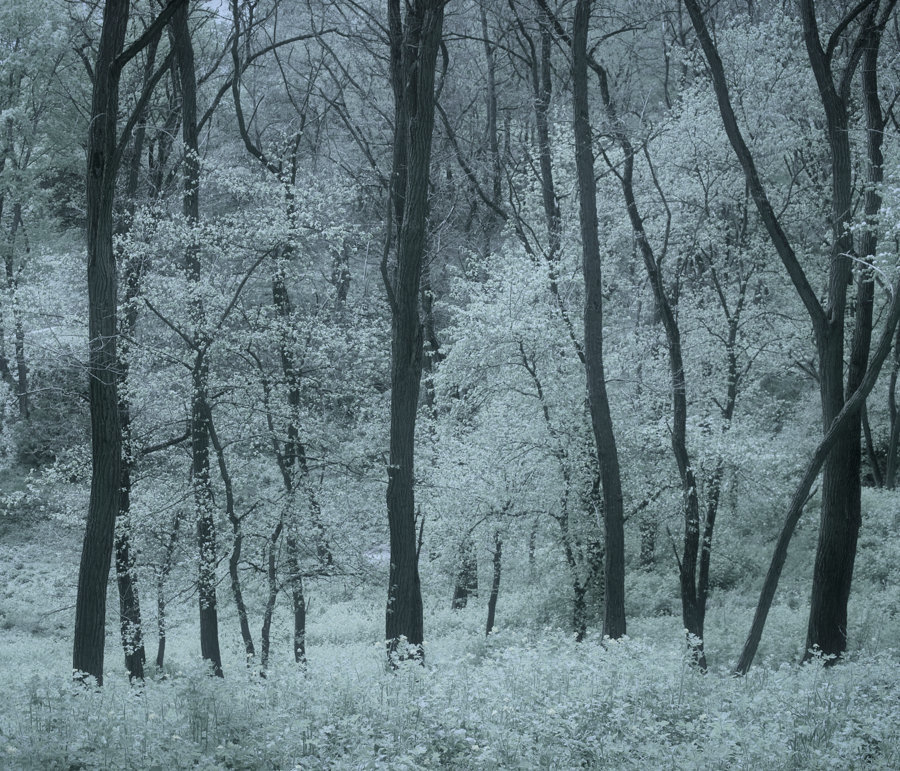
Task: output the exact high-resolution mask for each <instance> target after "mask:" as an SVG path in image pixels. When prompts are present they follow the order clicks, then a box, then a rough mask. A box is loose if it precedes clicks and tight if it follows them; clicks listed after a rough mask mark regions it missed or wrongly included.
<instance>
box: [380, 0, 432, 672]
mask: <svg viewBox="0 0 900 771" xmlns="http://www.w3.org/2000/svg"><path fill="white" fill-rule="evenodd" d="M406 5H407V10H406V18H405V20H404V19H403V18H402V17H401V12H400V2H399V0H389V2H388V15H389V31H390V47H391V81H392V86H393V90H394V99H395V118H394V158H393V168H392V174H391V193H392V200H391V202H390V204H389V210H390V211H391V214H390V215H389V220H390V219H391V217H392V216H396V217H397V219H398V221H397V223H396V225H397V227H398V232H399V236H398V243H397V267H396V272H395V275H394V276H393V277H392V276H390V275H389V271H388V268H387V265H386V264H385V265H383V276H384V279H385V287H386V290H387V293H388V300H389V302H390V307H391V317H392V329H391V424H390V464H389V466H388V489H387V510H388V525H389V529H390V544H391V563H390V574H389V578H388V600H387V609H386V612H385V637H386V639H387V641H388V654H389V658H390V660H391V661H394V660H395V659H396V656H397V655H399V656H401V657H403V656H405V655H406V652H405V651H404V650H401V649H400V640H401V638H405V640H406V642H407V643H408V644H409V645H410V646H412V648H411V649H412V651H413V653H412V655H413V656H414V657H415V658H418V659H424V651H423V649H422V640H423V636H424V630H423V618H422V588H421V584H420V581H419V555H418V549H417V545H416V522H415V520H416V514H415V496H414V492H413V487H414V474H413V462H414V461H413V457H414V444H415V429H416V411H417V408H418V401H419V385H420V381H421V376H422V355H423V354H422V326H421V323H420V321H419V289H420V279H421V275H422V262H423V259H424V253H425V240H426V223H427V219H428V183H429V177H430V174H429V171H430V164H431V136H432V130H433V128H434V85H435V63H436V60H437V52H438V48H439V47H440V43H441V30H442V26H443V20H444V0H414V1H413V2H408V3H407V4H406ZM387 230H388V234H389V237H390V234H391V233H392V232H393V225H392V224H391V222H390V221H389V222H388V228H387Z"/></svg>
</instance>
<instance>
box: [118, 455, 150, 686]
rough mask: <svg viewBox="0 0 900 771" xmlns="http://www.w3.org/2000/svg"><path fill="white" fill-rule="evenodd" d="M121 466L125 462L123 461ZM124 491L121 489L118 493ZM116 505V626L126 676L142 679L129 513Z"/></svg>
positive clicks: (141, 642) (141, 640)
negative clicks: (117, 610) (117, 613)
mask: <svg viewBox="0 0 900 771" xmlns="http://www.w3.org/2000/svg"><path fill="white" fill-rule="evenodd" d="M123 468H125V464H123ZM125 495H126V492H125V490H124V489H123V490H122V497H125ZM124 511H125V513H124V514H123V509H122V504H120V506H119V514H118V518H117V520H116V584H117V585H118V589H119V629H120V632H121V635H122V650H123V652H124V654H125V668H126V669H127V670H128V677H129V679H130V680H143V679H144V664H145V662H146V659H147V656H146V653H145V651H144V634H143V627H142V624H141V605H140V601H139V599H138V593H137V581H136V580H135V567H134V555H133V553H132V551H131V517H130V515H129V514H128V509H125V510H124Z"/></svg>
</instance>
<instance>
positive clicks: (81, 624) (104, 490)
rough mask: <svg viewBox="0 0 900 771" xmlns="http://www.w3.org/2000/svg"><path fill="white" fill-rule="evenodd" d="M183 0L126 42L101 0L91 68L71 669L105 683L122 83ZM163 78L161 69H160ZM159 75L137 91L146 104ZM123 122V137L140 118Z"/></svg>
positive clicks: (116, 471) (123, 2) (116, 468)
mask: <svg viewBox="0 0 900 771" xmlns="http://www.w3.org/2000/svg"><path fill="white" fill-rule="evenodd" d="M184 2H185V0H171V2H170V3H169V4H168V5H167V6H166V8H165V9H164V10H163V11H162V12H160V14H159V15H158V16H157V17H156V19H155V20H154V21H153V23H152V24H151V25H150V26H149V27H148V28H147V29H146V30H145V31H144V33H143V34H142V35H141V36H140V37H138V38H137V39H136V40H135V41H134V42H133V43H131V44H130V45H129V46H128V47H127V48H126V47H125V37H126V32H127V29H128V18H129V13H128V12H129V7H130V1H129V0H106V2H105V3H104V6H103V26H102V29H101V33H100V45H99V48H98V51H97V59H96V63H95V66H94V68H93V73H94V89H93V98H92V104H91V122H90V129H89V133H88V146H87V185H86V202H87V252H88V322H89V323H88V334H89V339H90V357H89V363H88V376H89V398H90V403H91V448H92V453H91V460H92V469H93V470H92V475H91V497H90V503H89V506H88V516H87V523H86V525H85V534H84V544H83V547H82V552H81V565H80V568H79V573H78V596H77V599H76V605H75V633H74V641H73V652H72V667H73V669H74V670H75V672H76V673H77V676H79V677H83V676H85V675H87V676H91V677H94V678H96V680H97V683H98V684H102V682H103V653H104V642H105V637H106V584H107V580H108V577H109V567H110V561H111V557H112V548H113V539H114V534H115V526H116V514H117V512H118V509H119V486H120V483H121V452H122V437H121V424H120V419H119V399H118V387H117V386H118V384H117V377H116V361H117V355H116V343H117V335H118V328H117V321H116V316H117V293H118V286H117V273H116V259H115V253H114V250H113V203H114V200H115V191H116V178H117V176H118V170H119V165H120V162H121V158H122V151H123V141H124V140H123V139H120V137H119V136H118V133H117V132H118V118H119V81H120V79H121V75H122V69H123V68H124V67H125V65H126V64H127V63H128V62H129V61H131V60H132V59H133V58H134V57H135V56H136V55H137V54H138V53H139V52H140V51H141V50H143V49H144V48H145V47H146V46H147V45H149V43H150V41H151V40H153V39H155V38H157V37H158V36H159V35H160V34H161V33H162V30H163V28H164V27H165V25H166V24H167V23H168V22H169V19H170V18H171V17H172V15H173V14H174V12H175V11H176V10H177V9H178V8H179V7H180V6H181V5H182V4H183V3H184ZM159 75H160V76H161V71H159ZM158 79H159V77H155V78H151V79H150V82H148V83H147V85H146V86H145V88H144V91H143V92H142V94H141V100H140V101H141V102H146V100H147V99H148V98H149V95H150V93H152V90H153V87H154V86H155V85H156V82H157V81H158ZM137 114H138V111H135V112H133V113H132V115H131V116H130V118H129V120H128V121H126V126H125V129H124V130H123V136H124V137H127V136H128V134H129V133H130V131H131V129H132V128H133V127H134V123H135V122H136V119H137Z"/></svg>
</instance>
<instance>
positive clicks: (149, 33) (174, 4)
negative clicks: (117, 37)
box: [112, 0, 187, 73]
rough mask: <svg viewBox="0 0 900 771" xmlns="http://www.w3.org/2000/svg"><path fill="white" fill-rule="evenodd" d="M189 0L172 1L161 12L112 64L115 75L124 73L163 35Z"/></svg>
mask: <svg viewBox="0 0 900 771" xmlns="http://www.w3.org/2000/svg"><path fill="white" fill-rule="evenodd" d="M186 2H187V0H171V2H170V3H169V4H168V5H167V6H166V7H165V8H163V9H162V11H160V13H159V16H157V17H156V18H155V19H154V20H153V23H152V24H151V25H150V26H149V27H147V29H145V30H144V34H143V35H141V36H140V37H139V38H138V39H137V40H135V41H134V42H133V43H132V44H131V45H130V46H128V48H126V49H125V50H124V51H122V53H120V54H119V55H118V56H117V57H116V58H115V60H114V61H113V63H112V70H113V72H114V73H118V72H121V71H122V68H123V67H124V66H125V65H126V64H128V62H130V61H131V60H132V59H133V58H134V57H135V56H137V55H138V54H139V53H140V52H141V51H142V50H143V49H144V48H146V47H147V46H148V45H150V42H151V41H152V40H153V39H154V38H156V37H159V36H160V35H161V34H162V31H163V28H164V27H165V26H166V24H168V23H169V20H170V19H171V18H172V16H174V15H175V11H177V10H178V8H179V6H181V5H183V4H184V3H186Z"/></svg>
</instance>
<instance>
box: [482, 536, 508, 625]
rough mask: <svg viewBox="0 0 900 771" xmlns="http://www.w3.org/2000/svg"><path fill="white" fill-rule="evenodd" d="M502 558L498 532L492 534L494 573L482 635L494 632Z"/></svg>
mask: <svg viewBox="0 0 900 771" xmlns="http://www.w3.org/2000/svg"><path fill="white" fill-rule="evenodd" d="M502 558H503V541H502V539H501V538H500V531H499V530H497V531H495V532H494V559H493V565H494V573H493V577H492V579H491V594H490V596H489V597H488V612H487V624H486V625H485V629H484V633H485V634H486V635H489V634H490V633H491V632H492V631H494V619H495V617H496V615H497V597H498V596H499V594H500V569H501V567H502Z"/></svg>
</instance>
